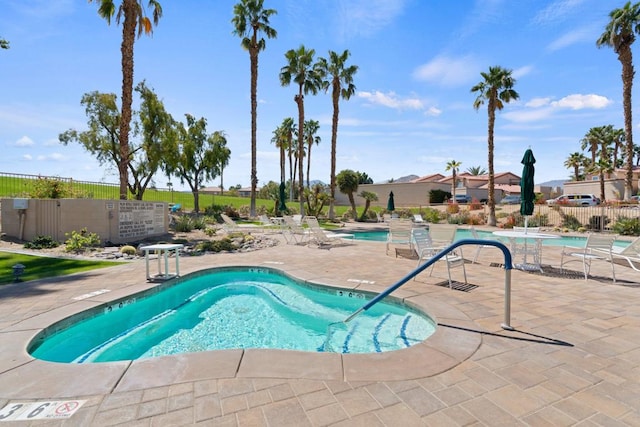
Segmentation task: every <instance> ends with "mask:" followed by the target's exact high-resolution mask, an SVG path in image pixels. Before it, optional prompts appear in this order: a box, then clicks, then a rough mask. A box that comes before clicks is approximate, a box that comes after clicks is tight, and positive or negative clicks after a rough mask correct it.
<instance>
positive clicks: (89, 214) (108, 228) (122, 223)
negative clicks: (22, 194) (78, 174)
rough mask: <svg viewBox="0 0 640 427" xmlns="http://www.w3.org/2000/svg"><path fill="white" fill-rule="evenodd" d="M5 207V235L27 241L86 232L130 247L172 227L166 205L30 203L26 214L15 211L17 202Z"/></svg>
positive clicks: (85, 201)
mask: <svg viewBox="0 0 640 427" xmlns="http://www.w3.org/2000/svg"><path fill="white" fill-rule="evenodd" d="M1 203H2V205H1V210H2V212H1V214H0V215H1V225H2V232H3V233H5V234H6V235H7V236H10V237H14V238H17V239H22V240H27V241H29V240H33V239H34V238H35V237H37V236H40V235H43V236H51V237H52V238H53V239H55V240H57V241H59V242H64V241H65V240H66V239H67V236H65V234H66V233H71V232H72V231H80V230H82V229H83V228H86V229H87V231H88V232H91V233H96V234H97V235H99V236H100V239H101V240H102V241H103V242H107V241H109V242H112V243H127V242H135V241H139V240H144V239H145V238H147V237H154V236H160V235H163V234H166V233H167V231H168V227H169V219H168V207H167V204H166V203H164V202H144V201H138V200H95V199H27V209H24V210H23V209H16V208H15V207H14V199H2V201H1Z"/></svg>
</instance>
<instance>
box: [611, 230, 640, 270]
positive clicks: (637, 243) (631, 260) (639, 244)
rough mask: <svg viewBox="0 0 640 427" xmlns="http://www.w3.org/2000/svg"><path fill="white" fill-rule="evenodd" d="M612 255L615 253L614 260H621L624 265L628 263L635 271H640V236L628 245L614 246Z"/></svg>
mask: <svg viewBox="0 0 640 427" xmlns="http://www.w3.org/2000/svg"><path fill="white" fill-rule="evenodd" d="M611 255H613V260H614V262H615V261H621V262H622V264H623V265H625V263H626V264H627V265H628V266H629V267H631V268H633V269H634V270H635V271H640V237H637V238H636V239H635V240H633V241H632V242H631V243H630V244H629V246H626V247H620V246H612V247H611Z"/></svg>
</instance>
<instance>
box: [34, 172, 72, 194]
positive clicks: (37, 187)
mask: <svg viewBox="0 0 640 427" xmlns="http://www.w3.org/2000/svg"><path fill="white" fill-rule="evenodd" d="M70 196H71V188H70V186H69V183H67V182H64V181H62V180H60V179H57V178H44V177H38V179H37V180H35V181H34V183H33V190H32V191H31V197H33V198H34V199H62V198H65V197H70Z"/></svg>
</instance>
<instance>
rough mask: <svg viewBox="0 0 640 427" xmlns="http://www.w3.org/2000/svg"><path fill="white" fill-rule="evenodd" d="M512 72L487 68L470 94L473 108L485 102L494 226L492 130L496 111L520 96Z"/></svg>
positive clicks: (490, 204)
mask: <svg viewBox="0 0 640 427" xmlns="http://www.w3.org/2000/svg"><path fill="white" fill-rule="evenodd" d="M511 73H512V71H511V70H507V69H505V68H502V67H500V66H496V67H489V72H488V73H485V72H482V73H480V75H481V76H482V78H483V79H484V80H482V81H481V82H480V83H478V84H476V85H475V86H473V87H472V88H471V92H473V93H477V94H478V96H477V98H476V100H475V101H474V102H473V108H474V109H476V110H477V109H479V108H480V106H481V105H482V104H484V103H485V101H486V102H487V104H488V105H487V112H488V115H489V123H488V137H487V145H488V150H487V151H488V162H487V165H488V168H489V201H488V203H489V219H488V224H489V225H493V226H495V225H496V199H495V179H494V170H493V130H494V127H495V123H496V110H502V109H503V108H504V104H505V103H508V102H510V101H511V100H515V99H518V98H519V97H520V95H518V92H516V91H515V90H514V89H513V86H514V85H515V83H516V80H515V79H514V78H513V77H512V76H511Z"/></svg>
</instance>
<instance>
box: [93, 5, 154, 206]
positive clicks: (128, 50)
mask: <svg viewBox="0 0 640 427" xmlns="http://www.w3.org/2000/svg"><path fill="white" fill-rule="evenodd" d="M92 1H96V2H97V1H99V2H100V6H99V8H98V15H100V16H101V17H102V18H104V19H106V20H107V23H108V24H111V18H112V17H113V15H114V14H115V15H116V23H118V24H119V23H120V19H121V18H122V17H124V22H123V24H122V44H121V46H120V52H121V55H122V59H121V63H122V108H121V112H120V114H121V119H120V129H119V134H118V139H119V141H118V142H119V143H120V158H119V159H118V174H119V176H120V199H121V200H126V199H127V194H128V192H127V188H128V186H129V174H128V169H129V160H130V158H131V153H130V150H129V131H130V130H131V114H132V113H131V102H132V99H133V44H134V42H135V39H136V27H137V28H138V38H140V36H141V35H142V33H143V32H144V33H145V34H151V33H152V32H153V26H152V24H151V20H150V19H149V18H148V17H147V15H146V13H145V9H144V6H143V5H142V0H122V3H121V4H120V6H119V7H118V12H117V14H116V5H115V2H114V0H89V2H92ZM147 7H148V8H152V9H153V24H154V25H158V21H160V18H161V17H162V6H160V3H159V2H158V1H157V0H148V3H147Z"/></svg>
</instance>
